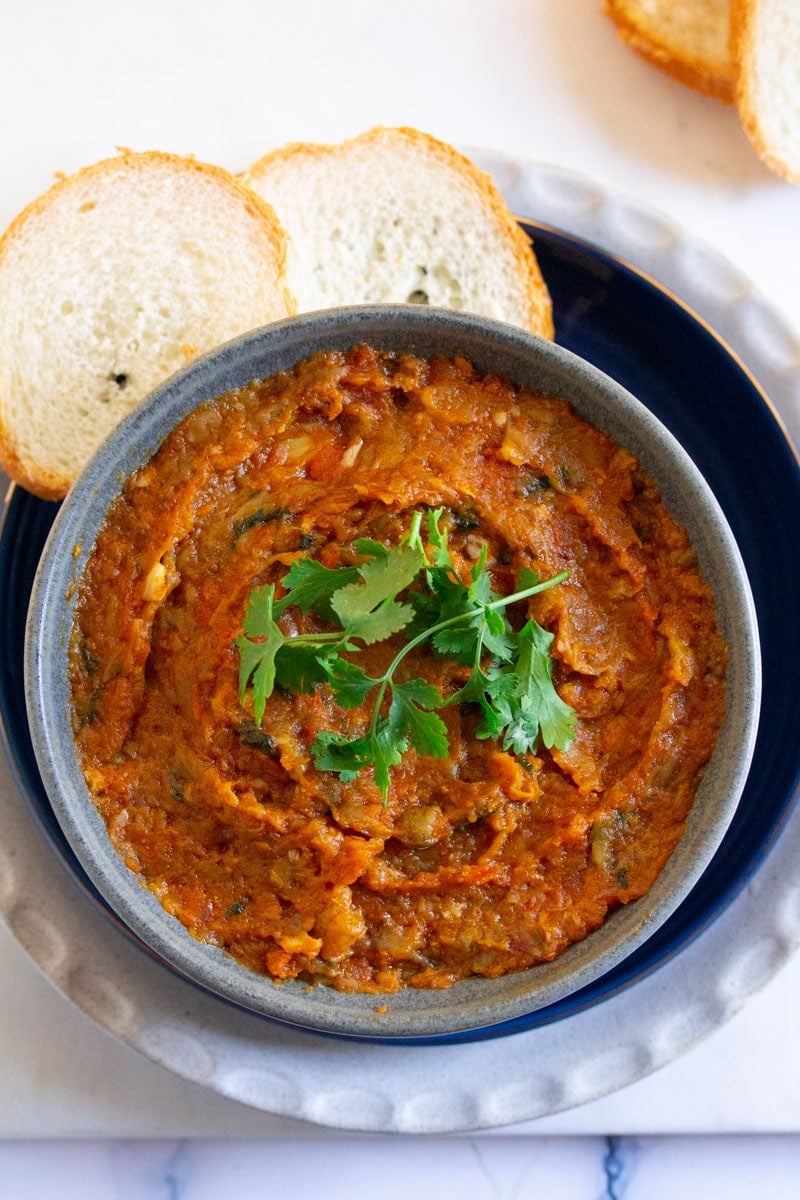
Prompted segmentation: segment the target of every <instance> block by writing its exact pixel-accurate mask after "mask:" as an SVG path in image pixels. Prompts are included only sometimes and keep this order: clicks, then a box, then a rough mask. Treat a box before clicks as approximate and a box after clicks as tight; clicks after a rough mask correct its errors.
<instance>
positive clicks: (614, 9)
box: [605, 0, 733, 104]
mask: <svg viewBox="0 0 800 1200" xmlns="http://www.w3.org/2000/svg"><path fill="white" fill-rule="evenodd" d="M605 6H606V12H607V13H608V15H609V16H610V17H611V19H612V20H613V21H614V23H615V24H616V26H617V29H618V31H619V34H620V37H622V39H623V40H624V41H626V42H627V43H628V45H629V46H631V47H632V48H633V49H634V50H636V51H637V52H638V53H639V54H641V55H643V56H644V57H645V58H647V59H649V60H650V62H653V63H655V65H656V66H657V67H661V68H662V70H664V71H668V72H669V74H670V75H674V76H675V78H676V79H680V81H681V82H682V83H686V84H688V85H689V86H690V87H693V88H696V89H697V90H698V91H700V92H705V93H706V94H707V95H711V96H716V97H717V98H718V99H719V100H724V101H725V102H726V103H728V104H730V103H731V102H732V100H733V84H732V75H733V70H732V66H731V58H730V50H729V47H728V32H729V24H730V16H729V9H730V0H605Z"/></svg>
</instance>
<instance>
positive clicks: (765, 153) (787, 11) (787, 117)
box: [731, 0, 800, 183]
mask: <svg viewBox="0 0 800 1200" xmlns="http://www.w3.org/2000/svg"><path fill="white" fill-rule="evenodd" d="M731 50H732V54H733V59H734V63H735V93H736V106H737V108H738V111H739V119H740V120H741V122H742V125H743V127H744V130H745V133H746V134H747V136H748V137H749V139H750V141H751V142H752V144H753V147H754V148H755V150H756V153H757V154H758V155H759V157H760V158H761V159H763V161H764V162H765V163H766V165H767V166H768V167H769V168H770V170H772V171H774V172H776V174H778V175H780V176H782V177H783V178H784V179H787V180H789V181H790V182H792V183H800V6H799V5H798V4H797V3H796V0H732V3H731Z"/></svg>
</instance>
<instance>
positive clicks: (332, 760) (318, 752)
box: [311, 729, 373, 783]
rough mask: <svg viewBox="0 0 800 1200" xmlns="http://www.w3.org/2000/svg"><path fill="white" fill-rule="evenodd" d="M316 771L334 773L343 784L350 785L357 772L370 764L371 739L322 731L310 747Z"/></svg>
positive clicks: (371, 752)
mask: <svg viewBox="0 0 800 1200" xmlns="http://www.w3.org/2000/svg"><path fill="white" fill-rule="evenodd" d="M311 753H312V754H313V755H314V765H315V767H316V768H317V770H318V771H335V772H336V773H337V774H338V775H339V777H340V778H341V779H342V780H343V782H345V783H352V782H353V780H354V779H357V778H358V775H359V772H360V771H362V770H363V769H364V768H365V767H368V766H370V765H371V764H372V757H373V748H372V738H371V736H369V735H367V736H366V737H360V738H346V737H344V735H343V734H341V733H333V732H332V731H331V730H329V729H323V730H322V732H321V733H318V734H317V736H316V738H315V740H314V745H313V746H312V747H311Z"/></svg>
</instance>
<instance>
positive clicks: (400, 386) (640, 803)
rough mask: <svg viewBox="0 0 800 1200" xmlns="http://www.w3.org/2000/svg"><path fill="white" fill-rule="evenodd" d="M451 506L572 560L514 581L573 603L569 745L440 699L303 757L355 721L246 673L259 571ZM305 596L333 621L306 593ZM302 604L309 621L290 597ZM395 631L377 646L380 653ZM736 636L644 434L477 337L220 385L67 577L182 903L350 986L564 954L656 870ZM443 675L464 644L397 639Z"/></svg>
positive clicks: (93, 770) (226, 937)
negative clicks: (352, 748) (490, 367)
mask: <svg viewBox="0 0 800 1200" xmlns="http://www.w3.org/2000/svg"><path fill="white" fill-rule="evenodd" d="M426 507H435V508H438V507H441V508H443V509H444V510H445V512H444V515H443V517H442V525H443V527H445V528H446V529H447V531H448V534H449V538H450V547H451V551H452V554H453V558H454V561H455V564H456V566H457V569H458V571H459V573H460V574H462V576H463V578H464V579H467V578H468V573H469V571H470V569H471V568H472V566H473V565H474V563H475V562H476V561H477V560H478V558H479V557H480V555H481V553H482V551H483V548H484V546H485V547H486V549H487V552H488V559H487V567H488V569H489V571H490V573H491V577H492V584H493V587H494V589H495V590H496V591H497V592H499V593H500V594H504V595H507V594H509V593H511V592H512V591H514V590H515V580H516V578H517V576H518V574H519V572H520V570H521V569H522V568H523V567H531V568H533V569H534V570H536V571H537V572H538V573H539V574H540V575H541V576H542V577H544V578H548V577H550V576H552V575H554V574H556V573H557V572H559V571H562V570H564V569H566V570H568V571H569V577H568V579H567V580H566V582H564V583H562V584H560V585H558V586H556V587H554V588H552V589H551V590H549V591H547V592H543V593H542V594H540V595H537V596H535V597H533V598H532V599H531V600H529V601H526V602H524V603H523V604H521V605H519V606H517V607H518V608H519V609H520V610H521V611H519V612H517V613H516V614H515V613H512V612H511V611H510V612H509V615H510V616H511V618H512V621H513V622H515V623H516V624H517V625H520V624H522V623H523V621H524V620H525V619H527V616H528V615H532V616H533V617H535V619H536V620H537V621H538V622H539V623H540V624H541V625H543V626H545V627H546V628H547V629H549V630H551V631H553V632H554V633H555V640H554V643H553V647H552V653H553V659H554V680H555V682H556V686H557V688H558V691H559V693H560V695H561V696H562V698H563V699H564V700H565V701H567V703H569V704H570V705H572V707H573V708H574V709H575V711H576V713H577V716H578V726H577V732H576V736H575V738H574V740H573V741H572V743H571V745H570V746H569V747H568V748H567V749H566V750H557V749H554V750H552V751H547V750H544V749H540V750H539V751H538V752H537V753H536V754H535V755H533V754H529V755H527V756H525V757H524V758H518V757H516V756H515V755H514V754H512V753H510V752H504V751H503V750H502V749H501V748H500V746H499V745H498V744H497V743H495V742H492V741H486V740H479V739H477V738H476V736H475V729H476V725H477V722H478V714H477V713H476V712H475V711H474V709H473V706H470V705H463V706H458V705H454V706H452V707H450V708H445V709H442V710H440V711H441V715H442V717H443V719H444V720H445V721H446V723H447V727H448V736H449V745H450V754H449V757H448V758H445V759H438V758H430V757H423V756H420V755H418V754H417V753H416V752H415V751H414V750H409V752H408V753H406V755H405V756H404V758H403V761H402V763H401V764H400V765H399V766H398V767H395V768H394V769H393V774H392V782H391V787H390V791H389V797H388V802H387V803H386V804H384V803H382V799H381V796H380V794H379V791H378V789H377V787H376V785H375V782H374V779H373V777H372V771H371V770H367V771H363V772H362V773H361V774H360V775H359V776H358V778H357V779H356V780H355V781H354V782H349V783H345V782H342V781H341V780H340V779H339V777H338V776H337V775H336V774H333V773H329V772H326V771H320V770H317V769H316V768H315V766H314V762H313V758H312V754H311V746H312V744H313V742H314V740H315V738H316V736H317V734H318V733H319V732H320V731H322V730H336V731H339V732H341V733H343V734H346V735H347V736H356V735H357V734H359V733H361V732H363V731H364V728H365V725H366V723H367V721H368V719H369V712H368V709H367V708H366V707H365V708H355V709H343V708H341V707H340V706H338V705H336V704H335V703H334V702H333V700H332V697H331V696H330V694H329V693H328V692H327V690H326V688H325V687H324V686H322V685H319V686H318V687H317V688H316V689H315V690H314V692H313V694H309V695H292V694H289V693H288V692H285V691H282V690H281V689H280V688H278V689H276V690H275V692H274V693H273V694H272V696H271V697H270V698H269V699H268V701H267V707H266V712H265V715H264V719H263V722H262V724H261V725H260V726H257V725H256V724H255V722H254V720H253V713H252V698H251V697H249V696H248V697H246V698H245V700H244V702H243V703H242V702H240V699H239V690H238V668H239V662H238V653H237V649H236V645H235V639H236V637H237V635H238V634H240V633H241V631H242V621H243V617H244V613H245V609H246V607H247V601H248V597H249V595H250V592H251V590H252V589H253V588H254V587H255V586H258V585H263V584H266V583H275V584H276V585H277V586H278V593H279V594H280V590H281V589H280V581H281V580H282V578H283V577H284V576H285V574H286V572H287V570H288V568H289V566H290V565H291V563H292V562H293V561H295V560H296V559H297V558H301V557H305V556H312V557H314V558H316V559H318V560H319V561H321V562H322V563H324V564H325V565H327V566H337V565H341V564H351V563H354V562H358V561H359V559H358V556H357V554H356V552H355V551H354V549H353V542H354V541H355V540H356V539H357V538H363V537H369V538H371V539H374V540H377V541H381V542H383V543H384V544H386V545H387V546H391V545H395V544H397V542H398V541H399V539H400V537H401V536H402V535H403V533H404V532H405V531H406V530H407V529H408V526H409V524H410V521H411V518H412V515H413V513H414V512H417V511H419V510H421V509H423V508H426ZM315 623H316V624H315ZM281 625H282V628H283V629H284V630H285V632H286V633H291V632H293V631H296V632H306V631H309V630H312V629H314V628H321V627H322V626H321V625H320V624H319V618H316V617H314V616H313V614H312V615H309V616H308V617H303V616H302V614H300V613H299V611H297V610H292V609H289V610H287V612H286V614H285V615H284V616H283V617H282V618H281ZM402 644H403V635H402V634H398V635H395V637H394V638H392V639H389V640H388V641H386V642H385V643H379V644H376V645H374V646H372V647H368V648H367V649H365V650H364V651H363V652H362V654H360V655H359V662H361V663H362V665H363V666H364V667H365V669H366V670H367V671H368V672H369V673H370V674H371V675H376V674H379V673H380V672H381V671H383V670H384V669H385V668H386V664H387V662H388V661H389V659H390V658H391V657H392V656H393V654H394V653H396V651H397V649H398V648H399V646H401V645H402ZM725 662H726V649H725V645H724V643H723V640H722V637H721V635H720V632H719V630H718V628H717V624H716V617H715V607H714V600H713V596H712V593H711V591H710V589H709V587H708V586H707V584H706V583H705V582H704V581H703V579H702V578H701V576H700V574H699V573H698V567H697V562H696V557H695V554H694V552H693V550H692V548H691V546H690V545H689V542H688V540H687V537H686V534H685V532H684V531H683V530H682V529H681V528H679V527H678V526H677V525H676V524H675V522H674V521H673V520H672V519H671V518H670V516H669V515H668V513H667V512H666V510H665V509H664V507H663V505H662V504H661V501H660V497H659V494H658V491H657V489H656V487H655V485H654V484H653V483H652V481H651V480H650V479H649V478H648V477H647V476H646V475H645V474H644V473H643V471H642V470H641V468H640V467H639V466H638V464H637V463H636V461H635V460H634V459H633V457H632V456H631V455H630V454H629V453H628V452H627V451H625V450H624V449H622V448H621V447H620V446H618V445H616V444H615V443H614V442H613V441H612V440H611V439H610V438H609V437H608V436H607V435H605V434H604V433H602V432H600V431H598V430H596V429H594V428H593V427H592V426H590V425H589V424H588V423H587V422H586V421H585V420H583V419H582V418H580V417H579V416H578V415H577V414H576V413H575V412H574V411H573V410H572V409H571V407H570V406H569V405H568V404H567V403H566V402H565V401H563V400H559V399H557V398H554V397H552V396H547V395H540V394H537V393H535V392H532V391H529V390H527V389H521V388H517V387H515V386H513V385H512V384H510V383H508V382H506V381H504V380H502V379H500V378H497V377H494V376H484V375H481V374H480V373H478V372H477V371H475V370H474V369H473V368H472V367H471V366H470V365H469V364H468V363H466V362H464V361H463V360H459V359H457V360H453V361H450V360H446V359H432V360H430V361H427V360H424V359H421V358H417V357H414V356H413V355H410V354H393V353H388V352H382V351H376V350H373V349H370V348H368V347H364V346H361V347H356V348H354V349H353V350H351V351H348V352H346V353H342V352H329V353H325V354H320V355H317V356H315V357H313V358H311V359H309V360H307V361H306V362H303V363H301V364H300V365H299V366H297V367H296V368H294V369H293V370H291V371H288V372H284V373H281V374H279V375H276V376H274V377H273V378H270V379H268V380H265V381H261V382H256V383H253V384H252V385H250V386H249V387H246V388H240V389H237V390H235V391H232V392H230V393H228V394H227V395H224V396H221V397H219V398H218V399H216V400H214V401H213V402H210V403H208V404H204V405H202V406H201V407H200V408H199V409H197V410H196V411H195V412H194V413H192V414H191V415H190V416H189V417H187V418H186V419H185V420H184V421H182V422H181V424H180V425H178V426H177V428H176V429H175V430H174V431H173V432H172V433H171V434H170V436H169V437H168V438H167V439H166V441H165V442H164V444H163V445H162V447H161V448H160V450H159V451H158V453H157V454H156V455H155V456H154V458H153V459H152V460H151V461H150V462H148V463H147V464H146V465H144V466H143V467H142V468H140V469H139V470H138V471H136V472H135V474H133V475H132V476H131V477H130V479H129V480H128V481H127V482H126V484H125V486H124V488H123V490H122V492H121V494H120V495H119V496H118V498H117V499H116V500H115V501H114V503H113V504H112V505H111V508H110V510H109V513H108V516H107V519H106V521H105V523H104V526H103V528H102V529H101V531H100V534H99V536H98V538H97V542H96V546H95V547H94V549H93V552H92V555H91V557H90V560H89V563H88V565H87V567H86V570H85V572H84V575H83V578H82V580H81V583H80V589H79V598H78V602H77V607H76V614H75V623H74V629H73V636H72V640H71V646H70V678H71V686H72V705H73V724H74V730H75V738H76V743H77V748H78V753H79V757H80V761H81V763H82V767H83V771H84V774H85V777H86V780H87V783H88V786H89V789H90V791H91V793H92V796H93V798H94V801H95V803H96V805H97V807H98V809H99V811H100V813H101V814H102V816H103V818H104V820H105V822H106V825H107V828H108V832H109V836H110V838H111V840H112V842H113V844H114V845H115V847H116V848H117V850H118V851H119V853H120V855H121V856H122V857H123V859H124V861H125V862H126V864H127V865H128V867H129V868H130V869H131V870H132V871H135V872H138V873H139V874H140V875H141V877H142V879H143V881H144V882H145V883H146V885H147V886H148V887H149V888H151V889H152V891H153V892H154V893H155V895H156V896H157V897H158V899H159V900H160V902H161V904H162V905H163V906H164V908H165V909H167V911H168V912H170V913H172V914H174V916H175V917H176V918H177V919H178V920H179V921H181V922H182V923H183V924H184V925H185V926H186V928H187V929H188V930H189V931H190V933H191V934H192V935H194V936H195V937H197V938H199V939H202V940H205V941H208V942H211V943H213V944H215V945H217V946H220V947H222V948H224V949H225V950H226V951H228V952H229V953H230V954H231V955H233V956H234V957H235V958H237V959H238V960H240V961H241V962H243V963H245V964H246V965H247V966H248V967H249V968H251V969H252V970H254V971H257V972H262V973H266V974H269V975H272V976H273V977H275V978H278V979H288V978H297V979H300V980H301V981H304V982H306V983H308V984H313V983H318V982H321V983H326V984H329V985H331V986H333V987H335V988H337V989H340V990H343V991H372V992H383V993H386V992H394V991H396V990H398V989H399V988H401V987H405V986H411V987H427V988H441V987H446V986H448V985H450V984H452V983H454V982H455V981H456V980H459V979H463V978H465V977H468V976H484V977H488V978H492V977H496V976H499V975H503V974H505V973H508V972H512V971H519V970H522V969H523V968H526V967H529V966H532V965H534V964H536V963H538V962H543V961H547V960H550V959H552V958H554V957H555V956H556V955H557V954H559V953H560V952H561V951H563V950H564V949H565V948H566V947H567V946H569V945H570V944H571V943H572V942H575V941H577V940H579V939H581V938H583V937H585V936H586V935H587V934H588V933H590V932H591V931H592V930H593V929H596V928H597V927H598V926H600V925H601V924H602V922H603V920H604V919H605V917H606V915H607V914H608V913H609V912H610V911H612V910H613V909H614V908H616V907H617V906H619V905H620V904H627V903H629V902H631V901H633V900H635V899H636V898H637V897H639V896H642V895H643V894H644V893H645V892H646V891H647V890H648V888H649V887H650V886H651V885H652V883H653V881H654V880H655V878H656V877H657V875H658V873H659V872H660V870H661V869H662V867H663V866H664V864H665V862H666V861H667V859H668V858H669V856H670V854H671V852H672V850H673V849H674V847H675V845H676V844H677V842H678V840H679V839H680V837H681V834H682V832H683V829H684V825H685V821H686V817H687V814H688V812H689V810H690V808H691V805H692V802H693V800H694V797H695V793H696V790H697V787H698V784H699V781H700V778H701V776H702V772H703V768H704V766H705V764H706V762H707V761H708V758H709V756H710V754H711V752H712V750H713V747H714V743H715V739H716V734H717V730H718V727H719V725H720V723H721V721H722V718H723V714H724V704H725V699H724V674H725ZM404 669H406V670H407V672H408V675H407V677H408V678H412V677H416V676H423V677H424V678H426V679H427V680H429V681H430V682H431V683H434V684H435V685H436V686H437V687H439V688H440V689H441V691H442V692H443V693H444V694H445V696H447V695H448V694H451V695H452V694H453V692H454V691H455V690H457V689H458V688H459V687H460V686H461V685H462V684H463V683H464V682H465V678H466V674H468V671H467V670H466V669H465V668H464V667H462V666H460V665H459V664H458V663H457V662H455V661H454V660H452V659H448V658H445V657H439V656H437V655H435V654H434V652H433V651H432V650H431V649H430V647H429V646H426V645H424V644H423V645H422V646H420V647H418V648H417V649H416V650H415V651H413V652H412V653H411V654H410V655H409V656H408V659H407V660H406V663H405V664H404Z"/></svg>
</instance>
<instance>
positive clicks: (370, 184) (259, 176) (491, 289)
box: [243, 127, 553, 337]
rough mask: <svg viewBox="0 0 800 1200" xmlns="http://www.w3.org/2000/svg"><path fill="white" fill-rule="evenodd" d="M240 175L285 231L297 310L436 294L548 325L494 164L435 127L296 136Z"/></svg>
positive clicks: (526, 247) (437, 300)
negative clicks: (334, 137) (477, 161)
mask: <svg viewBox="0 0 800 1200" xmlns="http://www.w3.org/2000/svg"><path fill="white" fill-rule="evenodd" d="M243 179H244V182H245V183H247V184H248V185H249V186H250V187H251V188H253V189H254V191H256V192H257V193H258V194H259V195H260V196H261V197H262V198H263V199H264V200H266V201H267V203H269V204H270V205H271V206H272V207H273V208H274V209H275V211H276V213H277V215H278V219H279V220H280V222H281V224H282V225H283V226H284V228H285V229H286V231H287V234H288V236H289V246H288V252H287V270H288V281H289V287H290V290H291V291H292V293H293V294H294V295H295V296H296V297H297V301H298V305H299V307H300V309H301V311H310V310H313V309H318V308H329V307H334V306H336V305H341V304H365V303H366V304H368V303H373V304H380V303H405V302H410V303H429V304H432V305H437V306H442V307H445V308H455V309H461V310H463V311H466V312H473V313H478V314H480V315H483V316H489V317H494V318H495V319H499V320H503V321H507V322H509V323H511V324H516V325H519V326H522V327H524V328H526V329H529V330H531V331H533V332H534V333H537V334H539V335H541V336H543V337H552V335H553V320H552V308H551V303H550V296H549V293H548V291H547V287H546V285H545V282H544V280H543V278H542V275H541V272H540V270H539V266H538V263H537V261H536V257H535V254H534V252H533V250H532V248H531V244H530V240H529V239H528V238H527V236H526V235H525V233H524V232H523V231H522V229H521V228H520V226H519V224H518V223H517V221H515V220H514V217H513V216H512V214H511V213H510V212H509V210H508V207H507V205H506V203H505V201H504V199H503V197H502V196H501V194H500V192H499V191H498V189H497V188H496V187H495V186H494V184H493V182H492V181H491V179H490V178H489V176H488V175H486V174H485V173H484V172H482V171H480V170H479V169H478V168H477V167H476V166H475V165H474V163H472V162H471V161H470V160H469V159H468V158H466V157H465V156H464V155H463V154H461V153H460V152H459V151H457V150H455V149H454V148H453V147H452V146H449V145H447V144H446V143H444V142H441V141H439V140H438V139H436V138H433V137H431V136H430V135H429V134H426V133H422V132H420V131H419V130H415V129H408V128H402V127H400V128H382V127H378V128H375V129H371V130H369V131H368V132H366V133H363V134H361V135H360V136H358V137H355V138H352V139H350V140H349V141H346V142H342V143H340V144H338V145H318V144H313V143H298V144H294V145H289V146H285V147H283V148H282V149H279V150H275V151H272V152H271V153H269V154H267V155H265V156H264V157H263V158H262V159H260V160H259V161H258V162H257V163H255V164H254V165H253V166H252V167H250V168H249V169H248V170H247V171H246V172H245V173H244V175H243Z"/></svg>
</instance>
